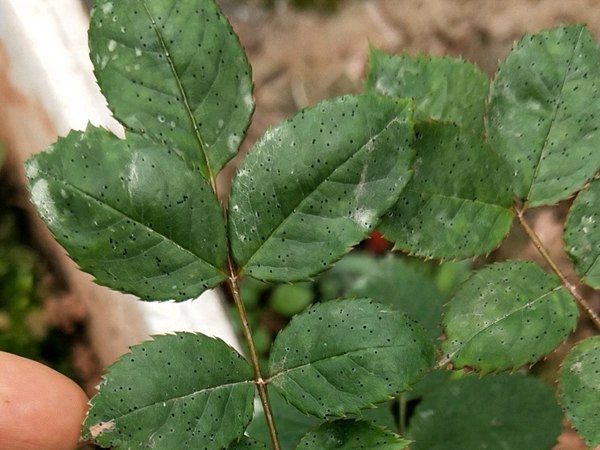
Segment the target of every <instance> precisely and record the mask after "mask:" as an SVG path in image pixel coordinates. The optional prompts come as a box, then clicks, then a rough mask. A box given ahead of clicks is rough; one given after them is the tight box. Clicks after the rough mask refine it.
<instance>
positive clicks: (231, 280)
mask: <svg viewBox="0 0 600 450" xmlns="http://www.w3.org/2000/svg"><path fill="white" fill-rule="evenodd" d="M227 265H228V270H229V273H228V279H227V284H228V286H229V289H230V291H231V294H232V296H233V301H234V302H235V306H236V308H237V311H238V314H239V316H240V320H241V322H242V333H243V335H244V339H245V340H246V343H247V344H248V352H249V354H250V355H249V356H250V363H251V364H252V369H253V370H254V380H255V382H256V388H257V390H258V396H259V397H260V402H261V403H262V406H263V410H264V413H265V419H266V421H267V427H268V429H269V436H270V437H271V442H272V443H273V450H281V446H280V445H279V439H278V438H277V429H276V428H275V418H274V416H273V411H272V409H271V404H270V403H269V394H268V392H267V382H266V381H265V379H264V378H263V376H262V373H261V371H260V364H259V362H258V353H257V351H256V346H255V345H254V339H253V338H252V330H251V329H250V324H249V323H248V315H247V314H246V308H245V307H244V302H243V300H242V296H241V295H240V283H239V278H238V275H237V272H236V270H235V268H234V265H233V262H232V261H231V258H228V264H227Z"/></svg>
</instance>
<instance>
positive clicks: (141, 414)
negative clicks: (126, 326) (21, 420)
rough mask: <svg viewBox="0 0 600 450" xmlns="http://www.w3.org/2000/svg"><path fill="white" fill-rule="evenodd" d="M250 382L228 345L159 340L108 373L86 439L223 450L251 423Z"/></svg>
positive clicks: (186, 337) (183, 338)
mask: <svg viewBox="0 0 600 450" xmlns="http://www.w3.org/2000/svg"><path fill="white" fill-rule="evenodd" d="M251 380H252V370H251V368H250V365H249V364H248V363H247V362H246V361H245V360H244V359H243V358H242V357H241V356H240V355H239V354H238V353H237V352H236V351H235V350H233V349H232V348H230V347H228V346H227V345H226V344H225V343H224V342H223V341H220V340H218V339H213V338H209V337H207V336H203V335H199V334H192V333H179V334H176V335H167V336H155V337H154V340H153V341H149V342H146V343H144V344H142V345H138V346H135V347H133V348H132V349H131V353H129V354H127V355H125V356H123V357H121V359H120V360H119V361H117V362H116V363H115V364H113V365H112V366H111V367H110V368H109V369H108V372H107V374H106V375H105V376H104V379H103V381H102V383H101V384H100V386H99V393H98V394H97V395H96V396H95V397H94V398H92V400H91V407H90V410H89V412H88V415H87V417H86V419H85V423H84V432H83V437H84V439H92V440H93V441H94V442H96V443H98V444H99V445H101V446H108V447H110V446H112V447H114V448H115V449H126V448H127V449H129V448H153V449H156V450H161V449H162V450H172V449H174V448H197V449H200V448H201V449H206V450H222V449H223V448H226V447H227V446H228V445H229V444H230V443H231V442H232V441H234V440H237V439H239V438H240V437H241V436H242V434H243V432H244V429H245V428H246V426H247V424H248V423H249V422H250V419H251V417H252V409H253V401H254V392H255V389H254V384H253V383H252V382H251ZM242 448H243V447H242Z"/></svg>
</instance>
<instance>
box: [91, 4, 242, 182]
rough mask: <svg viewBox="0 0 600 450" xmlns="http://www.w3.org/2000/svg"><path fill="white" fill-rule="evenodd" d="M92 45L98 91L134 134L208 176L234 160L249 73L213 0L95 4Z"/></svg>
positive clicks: (225, 20)
mask: <svg viewBox="0 0 600 450" xmlns="http://www.w3.org/2000/svg"><path fill="white" fill-rule="evenodd" d="M89 40H90V50H91V53H92V62H93V63H94V68H95V72H96V78H97V79H98V84H99V85H100V88H101V90H102V93H103V94H104V95H105V96H106V98H107V100H108V104H109V107H110V108H111V110H112V111H113V113H114V115H115V117H116V118H117V119H118V120H120V121H121V122H122V123H123V124H124V125H125V126H126V127H127V128H128V129H129V130H132V131H135V132H137V133H140V134H146V135H148V136H149V137H150V138H151V139H153V140H154V141H156V142H158V143H163V144H164V145H165V146H167V147H168V148H171V149H173V150H174V151H175V152H177V153H178V154H179V155H180V156H181V157H183V158H184V159H185V161H186V162H187V163H188V165H189V166H190V167H192V168H196V167H198V168H201V169H202V172H203V174H204V175H205V176H208V174H209V172H210V173H211V174H212V175H216V174H217V173H218V172H219V170H220V169H221V168H222V167H223V165H224V164H225V163H226V162H227V161H228V160H229V159H231V158H232V157H233V156H234V155H235V154H236V153H237V150H238V147H239V145H240V143H241V141H242V138H243V136H244V134H245V131H246V128H247V126H248V123H249V120H250V116H251V115H252V111H253V110H254V101H253V98H252V79H251V74H250V66H249V65H248V62H247V60H246V56H245V54H244V51H243V49H242V47H241V45H240V43H239V41H238V38H237V36H236V35H235V34H234V33H233V30H232V29H231V26H230V25H229V23H228V22H227V19H226V18H225V17H224V16H223V15H222V13H221V12H220V11H219V9H218V7H217V6H216V5H215V3H214V2H213V1H212V0H208V1H207V0H135V1H130V2H122V1H114V0H97V1H96V2H95V7H94V9H93V11H92V18H91V23H90V31H89Z"/></svg>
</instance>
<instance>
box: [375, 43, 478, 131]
mask: <svg viewBox="0 0 600 450" xmlns="http://www.w3.org/2000/svg"><path fill="white" fill-rule="evenodd" d="M489 84H490V80H489V78H488V77H487V75H485V74H484V73H483V72H481V70H479V68H477V66H475V65H473V64H470V63H468V62H467V61H464V60H463V59H460V58H452V57H448V56H445V57H432V56H409V55H386V54H385V53H383V52H381V51H380V50H377V49H375V48H371V52H370V54H369V69H368V74H367V81H366V84H365V88H366V89H367V90H376V91H377V92H379V93H381V94H384V95H389V96H392V97H412V98H413V99H414V100H415V102H416V107H417V108H416V111H415V117H416V118H417V119H421V120H427V119H429V118H432V119H435V120H439V121H443V122H452V123H455V124H457V125H461V126H462V127H463V128H465V129H466V130H469V131H470V132H471V133H473V134H475V135H477V136H481V133H482V131H483V115H484V111H485V99H486V96H487V93H488V87H489Z"/></svg>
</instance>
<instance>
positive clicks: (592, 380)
mask: <svg viewBox="0 0 600 450" xmlns="http://www.w3.org/2000/svg"><path fill="white" fill-rule="evenodd" d="M558 381H559V395H560V403H561V404H562V406H563V408H564V410H565V412H566V413H567V417H568V418H569V420H570V421H571V423H572V424H573V426H574V427H575V429H576V430H577V431H578V432H579V434H580V435H581V436H582V437H583V438H584V439H585V441H586V442H587V444H588V445H589V446H590V447H595V446H597V445H599V444H600V408H599V405H600V336H594V337H590V338H587V339H585V340H583V341H581V342H579V343H578V344H577V345H576V346H575V347H573V348H572V349H571V351H570V352H569V354H568V355H567V357H566V358H565V360H564V361H563V364H562V366H561V368H560V376H559V380H558Z"/></svg>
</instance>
